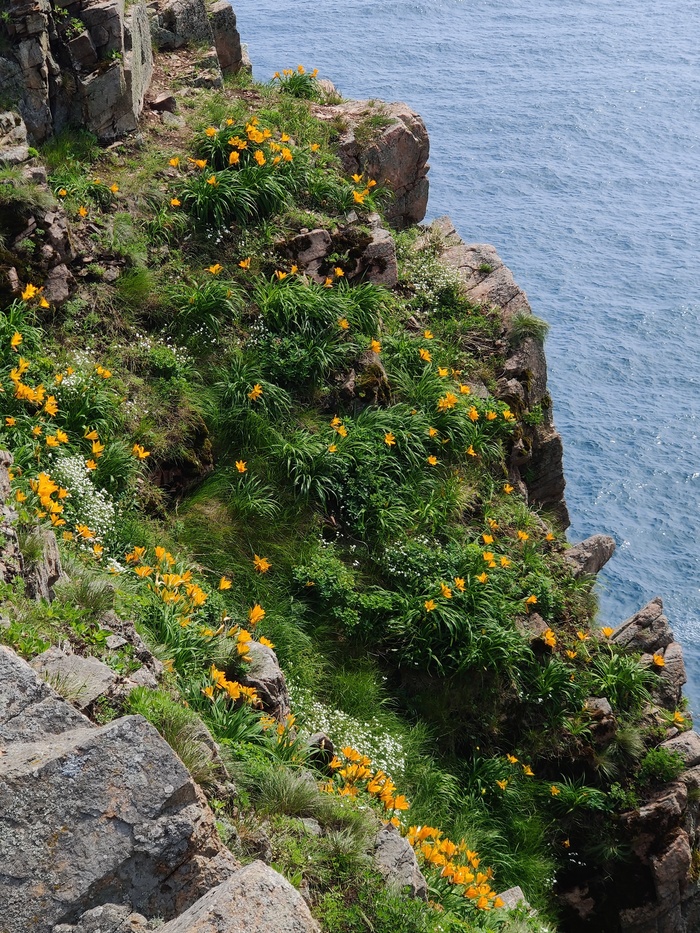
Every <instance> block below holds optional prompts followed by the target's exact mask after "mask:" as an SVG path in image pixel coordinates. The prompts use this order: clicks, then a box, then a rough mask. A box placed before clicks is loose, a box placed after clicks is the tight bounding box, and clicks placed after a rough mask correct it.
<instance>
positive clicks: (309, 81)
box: [272, 65, 321, 100]
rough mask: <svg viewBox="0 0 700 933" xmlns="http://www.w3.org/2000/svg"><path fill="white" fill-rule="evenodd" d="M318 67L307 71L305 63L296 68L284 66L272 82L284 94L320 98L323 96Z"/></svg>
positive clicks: (304, 98)
mask: <svg viewBox="0 0 700 933" xmlns="http://www.w3.org/2000/svg"><path fill="white" fill-rule="evenodd" d="M317 75H318V68H314V70H313V71H307V70H306V68H305V67H304V66H303V65H297V67H296V68H283V69H282V72H281V73H280V72H279V71H276V72H275V73H274V75H273V76H272V84H273V85H276V86H277V87H278V88H279V90H280V92H281V93H282V94H289V95H291V96H292V97H298V98H300V99H303V100H318V99H319V98H320V96H321V89H320V87H319V84H318V81H317V80H316V77H317Z"/></svg>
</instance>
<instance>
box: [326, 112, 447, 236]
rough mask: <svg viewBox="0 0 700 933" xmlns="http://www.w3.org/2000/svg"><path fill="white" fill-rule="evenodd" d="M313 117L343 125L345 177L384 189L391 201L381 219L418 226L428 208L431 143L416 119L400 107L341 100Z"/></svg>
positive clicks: (341, 149)
mask: <svg viewBox="0 0 700 933" xmlns="http://www.w3.org/2000/svg"><path fill="white" fill-rule="evenodd" d="M315 112H316V113H317V115H318V116H319V117H320V118H321V119H323V120H328V121H334V122H338V121H341V122H344V124H345V129H344V131H343V132H341V135H340V140H339V143H338V154H339V155H340V159H341V161H342V163H343V168H344V169H345V171H346V172H347V173H348V175H353V174H359V175H364V176H365V178H366V179H374V180H375V181H377V182H378V183H379V184H381V185H386V186H387V187H388V188H390V189H391V191H392V192H393V199H392V200H391V201H390V202H389V203H388V204H387V205H386V208H385V215H386V218H387V220H388V221H389V223H390V224H391V225H392V226H394V227H398V228H401V227H407V226H409V225H410V224H414V223H419V222H420V221H421V220H422V219H423V218H424V217H425V212H426V208H427V206H428V178H427V173H428V168H429V166H428V154H429V151H430V140H429V138H428V131H427V130H426V128H425V124H424V123H423V121H422V119H421V118H420V116H419V115H418V114H417V113H415V111H413V110H411V108H410V107H408V106H406V104H403V103H393V104H387V103H383V102H382V101H377V102H376V103H375V102H372V101H366V100H351V101H345V102H344V103H342V104H337V105H335V106H331V107H317V108H315Z"/></svg>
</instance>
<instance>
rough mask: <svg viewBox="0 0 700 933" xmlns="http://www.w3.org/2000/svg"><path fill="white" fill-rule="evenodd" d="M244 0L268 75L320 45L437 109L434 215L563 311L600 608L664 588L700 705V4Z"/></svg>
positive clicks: (565, 410) (380, 83)
mask: <svg viewBox="0 0 700 933" xmlns="http://www.w3.org/2000/svg"><path fill="white" fill-rule="evenodd" d="M234 6H235V9H236V12H237V15H238V23H239V29H240V32H241V35H242V36H243V40H244V41H246V42H247V43H248V46H249V50H250V54H251V58H252V60H253V63H254V66H255V76H256V78H257V79H259V80H267V79H269V78H270V77H271V76H272V74H273V72H274V71H276V70H278V69H281V68H285V67H295V66H296V65H297V63H299V62H303V63H304V64H305V65H306V66H308V67H309V68H313V67H318V68H319V69H320V72H321V74H322V75H323V76H327V77H330V78H332V80H333V81H334V82H335V83H336V85H337V86H338V88H339V89H340V90H341V92H342V93H343V94H344V95H345V96H347V97H361V98H367V97H378V98H384V99H388V100H405V101H406V102H407V103H408V104H410V105H411V106H412V107H413V108H414V109H416V110H418V111H419V112H420V113H421V115H422V116H423V118H424V120H425V122H426V124H427V126H428V129H429V131H430V139H431V150H432V154H431V160H430V161H431V165H432V170H431V173H430V179H431V195H430V204H429V217H434V216H438V215H440V214H443V213H449V214H450V215H451V216H452V218H453V220H454V222H455V225H456V227H457V229H458V230H459V232H460V233H461V234H462V236H463V237H464V238H465V239H466V240H468V241H472V242H474V241H478V242H489V243H493V244H494V245H495V246H496V247H497V249H498V251H499V253H500V254H501V256H502V257H503V259H504V261H505V262H506V263H507V264H508V265H509V266H510V267H511V268H512V270H513V272H514V274H515V277H516V279H517V281H518V282H519V283H520V285H521V286H523V287H524V288H525V289H526V291H527V293H528V296H529V298H530V302H531V304H532V307H533V310H534V312H535V314H537V315H538V316H540V317H543V318H545V319H546V320H547V321H548V322H549V323H550V325H551V330H550V335H549V338H548V343H547V358H548V361H549V370H550V387H551V390H552V394H553V396H554V400H555V416H556V422H557V426H558V427H559V430H560V431H561V433H562V434H563V436H564V442H565V450H566V454H565V458H566V459H565V467H566V476H567V482H568V486H567V501H568V504H569V509H570V512H571V517H572V523H573V524H572V528H571V530H570V532H569V537H570V540H572V541H576V540H580V539H581V538H583V537H585V536H587V535H589V534H592V533H594V532H598V531H605V532H608V533H610V534H612V535H613V536H614V537H615V539H616V540H617V542H618V550H617V553H616V554H615V556H614V558H613V559H612V561H611V563H610V564H609V565H608V567H607V568H606V570H605V571H604V572H603V573H602V574H601V577H600V585H599V588H600V599H601V618H602V620H604V621H606V622H609V623H610V624H618V623H619V622H620V621H622V620H623V619H624V618H626V617H627V616H629V615H631V614H632V613H633V612H635V611H636V610H637V609H638V608H639V607H640V606H641V605H643V603H644V602H646V601H647V600H648V599H649V598H651V597H652V596H654V595H656V594H660V595H662V596H663V599H664V603H665V606H666V610H667V613H668V615H669V617H670V619H671V622H672V624H673V626H674V628H675V630H676V633H677V635H679V636H680V638H681V640H682V642H683V646H684V649H685V653H686V663H687V667H688V676H689V680H690V683H689V685H688V693H689V695H690V697H691V700H692V702H693V705H694V706H695V709H696V710H698V711H699V712H700V543H699V542H700V436H699V435H700V422H699V418H700V397H699V394H698V382H699V380H700V373H699V372H698V365H697V364H698V354H699V351H700V249H699V247H700V198H699V197H698V196H699V194H700V62H699V60H698V59H699V51H698V36H700V0H659V2H657V3H656V4H648V3H646V2H644V3H643V2H641V0H618V2H614V3H613V2H610V0H596V2H590V0H576V2H574V0H559V2H555V0H482V2H481V3H479V4H473V3H466V2H461V0H423V2H407V0H386V2H382V0H373V2H369V0H344V2H343V3H340V2H337V0H336V2H330V0H313V2H312V0H291V2H288V3H280V2H279V0H234Z"/></svg>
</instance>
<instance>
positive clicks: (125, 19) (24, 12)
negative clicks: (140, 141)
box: [0, 0, 245, 161]
mask: <svg viewBox="0 0 700 933" xmlns="http://www.w3.org/2000/svg"><path fill="white" fill-rule="evenodd" d="M59 11H62V12H59ZM7 12H8V18H7V23H6V29H7V32H8V34H9V39H10V46H9V49H6V50H3V51H1V52H0V75H2V78H3V80H2V85H3V89H4V90H5V89H7V93H8V94H9V95H10V97H11V98H12V99H13V100H14V101H15V102H16V104H17V106H18V108H19V111H20V113H21V115H22V117H23V119H24V124H26V133H27V134H28V137H29V140H30V141H31V142H34V143H40V142H43V141H44V140H45V139H47V138H48V137H49V136H51V135H53V134H54V133H57V132H59V131H60V130H61V129H63V128H65V127H67V126H69V125H81V126H84V127H85V128H86V129H89V130H91V131H92V132H94V133H95V134H96V136H97V137H98V138H99V139H100V141H102V142H109V141H111V140H113V139H116V138H118V137H120V136H123V135H124V134H125V133H130V132H132V131H134V130H135V129H136V128H137V126H138V120H139V116H140V114H141V111H142V110H143V106H144V100H145V96H146V93H147V91H148V88H149V87H150V84H151V79H152V77H153V44H152V38H151V32H153V38H154V40H155V41H156V43H158V44H159V45H160V47H162V48H179V47H180V46H182V45H190V44H198V45H201V44H204V45H206V46H208V47H209V48H210V49H211V51H212V56H213V62H212V67H213V68H215V70H216V72H217V73H218V80H219V84H220V83H221V81H222V78H221V74H222V72H223V73H226V74H234V73H235V72H237V71H239V70H240V69H241V68H242V67H245V61H244V54H243V50H242V47H241V43H240V35H239V33H238V30H237V28H236V15H235V13H234V11H233V8H232V7H231V6H230V4H228V3H225V2H223V0H216V2H214V3H213V4H212V5H211V6H209V5H208V4H207V2H206V0H170V2H167V0H166V2H161V3H155V4H149V5H148V7H147V6H146V4H145V2H143V0H138V2H136V3H134V4H131V5H127V6H125V4H124V2H123V0H77V2H75V3H72V4H71V5H70V14H71V15H70V16H67V15H66V13H67V12H68V8H67V7H65V8H64V7H61V8H58V9H55V8H54V7H53V6H52V4H51V3H50V2H49V0H10V4H9V10H8V11H7ZM14 122H15V125H14V127H9V126H8V127H6V124H7V123H8V121H7V120H5V121H4V122H0V136H2V134H3V133H4V137H3V138H2V144H1V146H0V149H4V150H5V151H6V153H7V154H6V155H5V156H3V155H2V154H0V158H5V160H6V161H7V160H9V161H22V156H23V157H24V158H26V157H27V155H28V151H27V154H26V155H24V149H23V146H24V145H25V143H26V134H25V133H24V130H23V125H24V124H23V125H21V126H20V125H19V124H17V121H16V120H15V121H14ZM18 134H19V135H18ZM8 135H9V136H10V137H11V139H10V142H12V143H13V145H10V144H9V143H8V142H7V139H6V137H8Z"/></svg>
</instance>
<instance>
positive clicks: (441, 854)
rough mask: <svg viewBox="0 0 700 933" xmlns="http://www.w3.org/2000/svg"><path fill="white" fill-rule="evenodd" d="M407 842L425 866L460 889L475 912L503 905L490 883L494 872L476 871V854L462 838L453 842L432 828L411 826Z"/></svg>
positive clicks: (477, 867) (477, 863) (478, 861)
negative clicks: (474, 908) (437, 869)
mask: <svg viewBox="0 0 700 933" xmlns="http://www.w3.org/2000/svg"><path fill="white" fill-rule="evenodd" d="M406 839H407V840H408V842H409V843H410V844H411V846H412V847H413V849H414V850H415V852H417V853H418V854H419V855H421V856H422V858H423V859H424V860H425V862H427V864H428V865H431V866H432V867H434V868H439V869H440V878H444V879H446V881H447V882H448V883H449V884H452V885H457V886H459V887H461V888H462V889H463V894H464V897H466V898H468V899H469V900H470V901H471V902H472V903H473V905H474V906H475V907H476V908H477V909H478V910H491V909H492V908H494V907H496V908H498V907H503V906H504V902H503V901H502V900H501V898H500V897H499V896H498V895H497V894H496V892H495V891H494V890H493V889H492V888H491V885H490V883H489V882H490V881H491V880H492V879H493V870H492V869H491V868H487V869H486V871H479V870H478V869H479V865H480V862H481V859H480V858H479V854H478V852H473V851H472V850H471V849H469V848H468V847H467V844H466V843H465V841H464V840H463V839H462V840H460V842H459V843H455V842H452V840H451V839H448V838H447V837H446V836H443V834H442V832H441V831H440V830H439V829H436V828H435V827H434V826H411V827H410V829H409V830H408V833H407V834H406Z"/></svg>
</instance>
